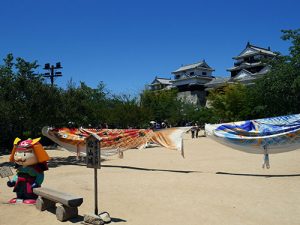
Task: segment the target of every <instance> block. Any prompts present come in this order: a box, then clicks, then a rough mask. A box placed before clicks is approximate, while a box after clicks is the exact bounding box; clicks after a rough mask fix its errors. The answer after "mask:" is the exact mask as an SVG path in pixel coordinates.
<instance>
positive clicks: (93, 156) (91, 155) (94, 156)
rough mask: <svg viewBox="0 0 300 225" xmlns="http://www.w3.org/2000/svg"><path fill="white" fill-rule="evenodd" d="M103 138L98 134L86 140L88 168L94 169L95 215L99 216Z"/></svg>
mask: <svg viewBox="0 0 300 225" xmlns="http://www.w3.org/2000/svg"><path fill="white" fill-rule="evenodd" d="M100 141H101V138H100V137H99V136H98V135H96V134H91V135H90V136H89V137H87V138H86V160H87V167H88V168H94V189H95V190H94V195H95V196H94V197H95V215H98V177H97V176H98V172H97V169H100V168H101V156H100V155H101V149H100Z"/></svg>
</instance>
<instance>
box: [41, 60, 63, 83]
mask: <svg viewBox="0 0 300 225" xmlns="http://www.w3.org/2000/svg"><path fill="white" fill-rule="evenodd" d="M43 69H44V70H47V71H49V72H47V73H45V74H43V77H50V81H51V86H52V87H53V84H54V77H61V76H62V73H61V72H57V71H56V70H58V69H62V66H61V64H60V62H57V63H56V65H55V66H54V65H51V66H50V63H46V64H45V67H44V68H43Z"/></svg>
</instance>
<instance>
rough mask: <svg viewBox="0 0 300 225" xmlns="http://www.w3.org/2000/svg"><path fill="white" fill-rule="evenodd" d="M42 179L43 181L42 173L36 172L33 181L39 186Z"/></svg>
mask: <svg viewBox="0 0 300 225" xmlns="http://www.w3.org/2000/svg"><path fill="white" fill-rule="evenodd" d="M43 181H44V173H38V174H37V176H36V179H35V183H36V184H37V185H38V186H41V185H42V183H43Z"/></svg>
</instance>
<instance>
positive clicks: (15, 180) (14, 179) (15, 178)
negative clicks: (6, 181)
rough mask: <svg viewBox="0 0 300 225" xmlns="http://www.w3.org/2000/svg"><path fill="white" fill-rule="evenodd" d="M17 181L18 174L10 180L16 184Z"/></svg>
mask: <svg viewBox="0 0 300 225" xmlns="http://www.w3.org/2000/svg"><path fill="white" fill-rule="evenodd" d="M17 180H18V174H16V175H14V176H13V178H12V179H11V181H14V182H17Z"/></svg>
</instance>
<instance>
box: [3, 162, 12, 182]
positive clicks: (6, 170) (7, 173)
mask: <svg viewBox="0 0 300 225" xmlns="http://www.w3.org/2000/svg"><path fill="white" fill-rule="evenodd" d="M12 175H14V174H13V172H12V171H11V168H10V167H8V166H3V167H0V177H1V178H4V177H8V179H9V181H10V177H9V176H12Z"/></svg>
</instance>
